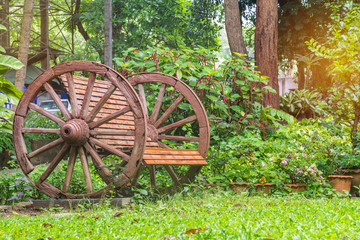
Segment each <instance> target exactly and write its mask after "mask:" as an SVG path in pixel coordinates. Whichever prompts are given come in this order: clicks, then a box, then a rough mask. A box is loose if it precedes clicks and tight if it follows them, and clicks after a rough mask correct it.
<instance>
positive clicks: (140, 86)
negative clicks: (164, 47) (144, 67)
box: [128, 73, 210, 187]
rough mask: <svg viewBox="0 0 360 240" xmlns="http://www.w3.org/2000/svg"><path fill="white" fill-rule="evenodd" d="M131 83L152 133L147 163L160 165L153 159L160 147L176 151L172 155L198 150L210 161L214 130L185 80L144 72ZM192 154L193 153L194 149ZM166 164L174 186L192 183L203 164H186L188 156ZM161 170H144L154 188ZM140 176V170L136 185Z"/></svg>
mask: <svg viewBox="0 0 360 240" xmlns="http://www.w3.org/2000/svg"><path fill="white" fill-rule="evenodd" d="M128 80H129V82H130V84H131V85H132V86H134V88H135V90H136V91H137V93H138V95H139V97H140V100H141V101H142V103H143V106H145V107H144V108H145V116H146V121H147V134H148V135H147V136H148V137H147V143H146V150H145V155H144V160H145V163H146V162H156V160H154V161H153V160H152V158H153V157H154V156H153V155H152V154H156V152H157V151H158V150H157V149H158V148H165V149H173V150H172V151H171V154H176V151H174V149H176V148H182V149H195V150H197V151H192V152H196V153H197V152H198V153H197V154H199V153H200V155H201V156H202V158H203V159H204V158H206V154H207V151H208V148H209V142H210V128H209V123H208V118H207V115H206V111H205V109H204V107H203V105H202V104H201V102H200V100H199V98H198V97H197V96H196V94H195V93H194V91H193V90H192V89H191V88H190V87H189V86H188V85H186V84H185V83H184V82H182V81H181V80H179V79H177V78H175V77H172V76H169V75H166V74H161V73H141V74H137V75H133V76H130V77H129V78H128ZM181 151H186V150H181V149H180V150H179V152H181ZM164 152H166V151H165V150H164ZM188 152H189V154H191V151H190V150H189V151H188ZM173 156H174V155H170V156H164V159H167V158H168V159H171V158H172V157H173ZM187 157H189V159H190V158H193V157H191V156H187ZM147 158H149V159H147ZM146 160H147V161H146ZM159 162H160V161H159ZM162 162H163V163H164V164H161V165H163V167H164V168H165V170H166V172H167V173H168V175H169V178H170V179H171V181H170V185H171V187H173V186H175V187H176V186H181V185H183V184H184V183H190V182H192V181H193V180H194V178H195V176H196V174H197V173H198V172H199V171H200V169H201V166H200V165H197V164H194V165H193V164H192V162H191V161H186V157H185V159H184V158H183V159H182V160H179V161H177V162H176V161H174V160H173V161H169V162H167V161H166V160H165V161H162ZM174 163H175V164H174ZM159 164H160V163H159ZM159 169H160V166H158V165H157V164H156V163H153V164H151V165H150V164H149V165H148V170H145V171H143V172H145V173H148V174H149V175H150V180H151V185H152V186H154V187H156V186H157V185H158V183H157V171H158V170H159ZM139 176H140V170H139V171H138V173H137V175H136V176H135V177H134V180H133V181H132V185H135V184H136V183H137V181H138V178H139ZM160 184H161V185H163V184H164V183H163V182H161V183H159V185H160ZM168 187H169V184H168Z"/></svg>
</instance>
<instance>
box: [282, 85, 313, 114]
mask: <svg viewBox="0 0 360 240" xmlns="http://www.w3.org/2000/svg"><path fill="white" fill-rule="evenodd" d="M319 99H320V93H319V92H316V91H310V90H307V89H302V90H298V89H296V90H295V91H291V92H287V93H285V94H284V96H280V108H281V110H283V111H284V112H287V113H289V114H291V115H292V116H294V117H296V118H297V117H307V118H309V117H315V116H316V107H317V105H318V102H319Z"/></svg>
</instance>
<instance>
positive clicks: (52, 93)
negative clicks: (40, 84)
mask: <svg viewBox="0 0 360 240" xmlns="http://www.w3.org/2000/svg"><path fill="white" fill-rule="evenodd" d="M44 88H45V90H46V91H47V92H48V93H49V94H50V96H51V98H52V99H53V100H54V102H55V104H56V105H57V106H58V108H59V109H60V112H61V113H62V115H63V116H64V117H65V119H66V120H70V119H71V118H72V117H71V114H70V112H69V110H68V109H67V108H66V107H65V105H64V104H63V102H62V101H61V99H60V98H59V96H58V95H57V93H56V92H55V90H54V88H53V87H52V86H51V85H50V84H49V83H48V82H46V83H44Z"/></svg>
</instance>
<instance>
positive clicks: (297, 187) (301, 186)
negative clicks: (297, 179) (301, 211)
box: [284, 183, 307, 192]
mask: <svg viewBox="0 0 360 240" xmlns="http://www.w3.org/2000/svg"><path fill="white" fill-rule="evenodd" d="M284 186H285V187H289V188H290V189H291V192H304V191H305V190H306V186H307V185H306V184H305V183H295V184H284Z"/></svg>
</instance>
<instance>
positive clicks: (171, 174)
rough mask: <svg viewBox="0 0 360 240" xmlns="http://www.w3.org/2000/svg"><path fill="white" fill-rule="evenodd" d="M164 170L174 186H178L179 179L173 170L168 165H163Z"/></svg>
mask: <svg viewBox="0 0 360 240" xmlns="http://www.w3.org/2000/svg"><path fill="white" fill-rule="evenodd" d="M164 168H165V169H166V171H167V172H168V173H169V175H170V177H171V179H172V180H173V182H174V185H175V186H180V185H181V184H180V180H179V177H178V176H177V175H176V173H175V171H174V169H173V168H172V167H171V166H169V165H164Z"/></svg>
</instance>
